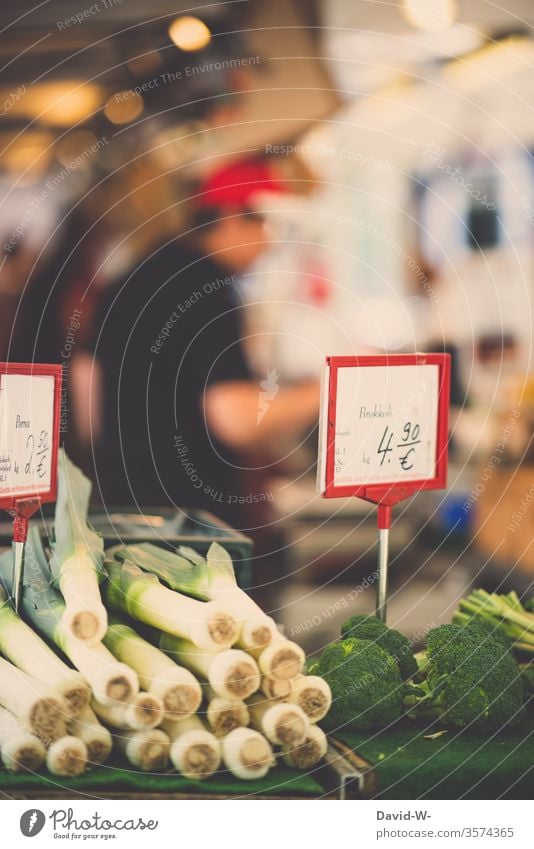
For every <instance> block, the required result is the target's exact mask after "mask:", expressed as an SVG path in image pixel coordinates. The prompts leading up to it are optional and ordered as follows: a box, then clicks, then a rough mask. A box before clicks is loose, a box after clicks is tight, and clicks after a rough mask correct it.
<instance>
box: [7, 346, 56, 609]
mask: <svg viewBox="0 0 534 849" xmlns="http://www.w3.org/2000/svg"><path fill="white" fill-rule="evenodd" d="M61 381H62V368H61V366H60V365H43V364H40V363H35V364H34V363H0V508H2V509H4V510H7V511H8V512H9V513H10V514H11V515H12V516H13V518H14V532H13V540H14V543H15V573H16V574H15V580H14V582H13V586H14V589H15V603H16V606H17V607H18V595H19V591H20V580H21V577H22V556H23V545H24V542H25V541H26V536H27V533H28V520H29V518H30V516H32V515H33V513H35V512H36V510H38V509H39V507H40V506H41V504H44V503H46V502H49V501H55V499H56V492H57V458H58V448H59V415H60V400H61Z"/></svg>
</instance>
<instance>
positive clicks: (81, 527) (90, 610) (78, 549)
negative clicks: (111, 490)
mask: <svg viewBox="0 0 534 849" xmlns="http://www.w3.org/2000/svg"><path fill="white" fill-rule="evenodd" d="M90 497H91V482H90V481H89V479H88V478H86V477H85V475H84V474H83V472H82V471H81V470H80V469H78V468H77V466H75V465H74V464H73V463H71V461H70V460H69V458H68V457H67V455H66V454H65V452H64V451H63V450H60V452H59V461H58V490H57V501H56V512H55V518H54V533H55V544H54V556H53V557H52V560H51V562H50V568H51V570H52V574H53V575H54V578H55V580H56V582H57V585H58V586H59V588H60V590H61V594H62V596H63V598H64V599H65V612H64V614H63V619H62V624H63V627H64V629H65V632H66V633H68V634H72V635H73V636H74V637H76V638H77V639H79V640H82V641H84V642H86V643H87V644H88V645H94V644H95V643H98V642H99V641H100V640H101V639H102V637H103V636H104V634H105V633H106V628H107V613H106V609H105V608H104V606H103V604H102V599H101V597H100V588H99V578H100V577H101V574H102V564H103V562H104V542H103V540H102V538H101V537H100V536H99V535H98V534H97V533H95V532H94V531H93V530H92V529H91V528H90V527H89V526H88V524H87V512H88V509H89V499H90Z"/></svg>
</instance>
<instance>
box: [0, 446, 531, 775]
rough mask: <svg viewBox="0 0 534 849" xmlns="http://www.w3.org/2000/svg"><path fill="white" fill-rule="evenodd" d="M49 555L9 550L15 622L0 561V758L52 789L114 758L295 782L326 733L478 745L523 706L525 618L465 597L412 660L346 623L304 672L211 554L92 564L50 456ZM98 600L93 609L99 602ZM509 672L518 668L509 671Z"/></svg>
mask: <svg viewBox="0 0 534 849" xmlns="http://www.w3.org/2000/svg"><path fill="white" fill-rule="evenodd" d="M59 478H60V484H59V494H58V503H57V509H56V513H55V525H54V534H53V539H52V546H51V550H50V549H49V548H48V547H45V545H44V544H43V539H42V536H41V532H40V529H39V527H38V526H37V525H34V526H32V527H31V529H30V533H29V537H28V543H27V546H26V560H25V571H24V585H23V594H22V605H21V613H20V615H18V614H17V613H15V611H14V609H13V607H12V604H11V601H10V599H9V594H10V593H11V591H12V587H11V580H12V559H11V552H6V553H5V554H2V555H0V578H1V580H2V584H3V587H4V589H2V588H1V587H0V758H1V760H2V764H3V766H4V768H5V769H7V770H9V771H12V772H20V771H24V770H30V771H35V770H39V769H41V768H43V765H46V768H47V769H48V771H49V772H50V773H52V774H53V775H56V776H61V777H64V778H68V777H70V776H75V775H79V774H81V773H83V772H84V770H86V769H88V768H93V767H94V766H96V765H99V764H104V763H106V762H107V761H109V760H110V759H112V758H113V757H114V756H115V755H116V754H117V753H120V755H121V757H122V760H123V762H124V760H126V761H128V763H129V764H130V765H131V766H132V767H134V768H135V769H138V770H142V771H145V772H164V771H166V770H168V769H174V770H176V771H177V772H179V773H180V774H182V775H183V776H185V777H186V778H188V779H193V780H198V781H200V780H207V779H209V778H210V776H213V775H216V774H217V773H222V774H224V773H225V772H226V773H230V774H231V775H233V776H234V777H236V778H238V779H240V780H243V781H250V780H254V779H258V778H261V777H263V776H265V775H266V774H267V773H268V771H269V770H270V769H271V768H272V767H273V766H274V765H275V763H276V761H277V759H279V760H280V761H282V762H283V763H285V764H286V765H287V766H289V767H291V768H294V769H301V770H312V769H314V768H315V767H316V766H317V764H319V763H320V761H321V760H322V759H323V758H324V757H325V755H326V753H327V747H328V740H327V736H326V733H325V731H328V732H332V733H342V732H343V731H344V730H352V731H366V732H367V731H369V732H375V731H380V730H381V729H385V728H388V727H389V726H391V725H392V724H394V723H397V722H398V721H400V720H401V719H402V721H404V722H409V721H412V720H414V719H418V720H422V721H425V722H426V723H436V722H437V723H439V724H440V726H443V727H445V728H448V727H450V728H452V729H458V730H463V729H471V730H477V731H479V732H480V733H494V732H497V731H500V729H502V728H505V727H507V726H512V725H514V724H516V723H518V722H520V721H521V718H522V717H523V715H524V711H525V702H526V701H527V700H528V699H529V698H532V694H533V692H534V670H533V664H532V662H530V663H525V661H526V660H528V659H529V656H531V655H533V654H534V612H532V609H531V605H529V603H528V602H525V603H523V602H522V601H521V600H520V599H519V598H518V596H517V595H516V594H515V593H508V594H507V595H498V594H496V593H487V592H485V591H484V590H481V589H478V590H474V591H473V592H471V593H470V594H469V595H468V596H467V597H466V598H465V599H462V600H461V601H460V602H459V605H458V610H457V611H456V613H455V614H454V618H453V624H449V625H441V626H439V627H435V628H433V629H432V630H431V631H429V633H428V634H427V641H426V648H425V650H424V651H422V652H418V653H417V654H414V652H413V649H412V644H411V643H410V641H409V640H408V638H407V637H406V636H404V635H403V634H401V633H400V632H399V631H397V630H395V629H394V628H390V627H388V626H387V625H385V624H384V623H382V622H379V621H378V620H377V619H375V618H374V617H372V616H367V615H361V614H358V615H355V616H352V617H351V618H350V619H348V620H347V621H346V622H345V623H344V624H343V626H342V629H341V637H340V638H339V639H337V640H334V641H333V642H332V643H330V644H328V645H326V647H325V648H324V649H323V651H322V653H321V655H320V657H319V658H316V659H314V661H313V662H312V663H311V664H310V665H309V666H308V668H307V670H306V672H304V668H305V655H304V652H303V650H302V649H301V647H300V646H298V645H297V644H296V643H294V642H293V641H291V640H288V639H286V638H285V637H284V636H283V634H281V633H280V632H279V630H278V628H277V627H276V625H275V623H274V621H273V619H272V618H271V617H270V616H268V615H267V614H266V613H264V612H263V611H262V610H261V608H259V607H258V605H257V604H256V603H255V602H254V601H253V600H252V599H251V598H250V597H249V596H248V595H247V593H245V592H244V591H243V590H242V589H240V588H239V586H238V584H237V580H236V576H235V572H234V568H233V564H232V560H231V558H230V555H229V554H228V552H226V551H225V549H224V548H222V547H221V546H220V545H219V544H217V543H213V544H212V545H211V547H210V548H209V550H208V552H207V555H206V556H205V557H203V556H201V555H200V554H198V553H197V552H195V551H194V550H193V549H191V548H185V547H181V548H179V549H178V550H176V551H171V550H168V549H167V548H165V547H163V546H164V543H162V546H161V547H159V546H157V545H153V544H148V543H141V544H137V545H131V546H130V545H120V546H114V547H113V548H111V549H109V550H107V551H105V550H104V546H103V542H102V540H101V538H100V537H99V536H98V535H97V534H96V533H95V532H94V531H93V530H92V529H91V528H90V526H89V524H88V518H87V509H88V504H89V498H90V484H89V482H88V481H87V479H86V478H85V477H84V475H83V474H82V473H81V472H80V471H79V470H78V469H76V467H75V466H73V465H72V464H71V463H70V461H69V460H68V458H67V457H66V456H65V455H64V454H61V457H60V475H59ZM102 599H103V600H104V603H105V606H104V604H103V603H102ZM518 661H520V663H518Z"/></svg>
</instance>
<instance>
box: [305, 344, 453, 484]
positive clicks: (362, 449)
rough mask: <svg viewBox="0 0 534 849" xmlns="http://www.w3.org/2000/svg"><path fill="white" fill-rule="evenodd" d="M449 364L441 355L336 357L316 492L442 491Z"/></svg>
mask: <svg viewBox="0 0 534 849" xmlns="http://www.w3.org/2000/svg"><path fill="white" fill-rule="evenodd" d="M448 366H449V360H448V357H447V355H443V354H434V355H424V354H414V355H397V356H395V355H389V356H387V357H378V356H377V357H354V358H351V357H330V358H329V359H328V361H327V367H326V371H325V379H324V384H323V400H322V409H321V421H320V428H319V433H320V444H319V462H318V490H319V491H320V492H321V493H322V494H324V495H326V496H327V497H332V496H336V495H339V496H344V495H360V496H362V497H366V494H368V493H366V490H367V489H370V488H373V489H375V490H376V491H377V492H378V494H380V491H384V490H385V488H387V489H391V488H392V487H395V486H398V487H402V489H403V493H405V492H406V491H407V490H408V491H409V490H413V491H415V490H416V489H418V488H427V489H428V488H433V487H436V488H437V487H439V486H440V485H444V475H445V473H446V457H447V448H446V438H447V407H448V386H449V368H448ZM403 497H406V496H405V495H404V496H403ZM373 500H375V499H374V498H373Z"/></svg>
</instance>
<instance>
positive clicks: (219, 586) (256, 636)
mask: <svg viewBox="0 0 534 849" xmlns="http://www.w3.org/2000/svg"><path fill="white" fill-rule="evenodd" d="M186 551H191V549H184V548H181V549H180V553H184V552H186ZM193 554H194V552H193ZM206 561H207V564H208V574H209V579H210V598H211V599H212V600H213V601H220V602H221V603H222V604H224V605H225V607H227V609H228V610H230V611H231V613H233V615H234V616H235V618H236V619H237V621H238V623H239V625H240V626H241V633H240V635H239V640H238V646H239V648H242V649H245V651H250V650H251V649H260V648H265V647H266V646H268V645H269V644H270V643H271V642H272V641H273V640H274V639H276V637H277V636H278V630H277V628H276V623H275V621H274V619H272V618H271V617H270V616H267V614H266V613H264V611H263V610H262V609H261V607H260V606H259V605H258V604H256V602H255V601H253V599H251V597H250V596H249V595H247V593H246V592H245V591H244V590H242V589H241V588H240V587H239V586H238V585H237V580H236V576H235V572H234V566H233V563H232V558H231V557H230V554H229V553H228V552H227V551H226V549H225V548H223V547H222V545H219V543H217V542H213V543H212V544H211V545H210V547H209V550H208V554H207V557H206Z"/></svg>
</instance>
